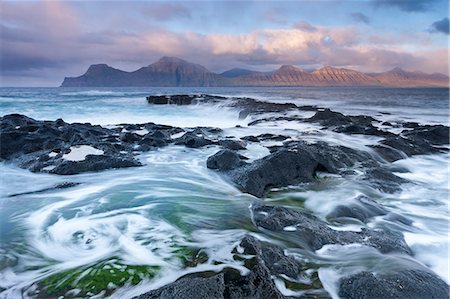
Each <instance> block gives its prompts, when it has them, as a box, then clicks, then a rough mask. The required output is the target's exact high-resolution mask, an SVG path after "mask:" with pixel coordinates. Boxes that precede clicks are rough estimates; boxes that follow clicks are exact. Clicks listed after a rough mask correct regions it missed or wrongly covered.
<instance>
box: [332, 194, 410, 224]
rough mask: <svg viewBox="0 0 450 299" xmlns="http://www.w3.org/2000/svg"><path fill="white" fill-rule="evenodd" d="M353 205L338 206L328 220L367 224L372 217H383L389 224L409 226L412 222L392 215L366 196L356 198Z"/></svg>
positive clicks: (394, 214)
mask: <svg viewBox="0 0 450 299" xmlns="http://www.w3.org/2000/svg"><path fill="white" fill-rule="evenodd" d="M355 200H356V202H355V203H351V204H349V205H339V206H337V207H336V208H335V209H334V210H333V211H332V212H331V213H330V214H328V215H327V219H328V220H339V219H340V218H354V219H358V220H359V221H361V222H364V223H367V222H369V220H370V219H371V218H373V217H377V216H384V219H386V220H389V221H391V222H398V223H402V224H405V225H411V224H412V221H411V220H409V219H408V218H406V217H403V216H401V215H399V214H396V213H392V212H390V211H389V210H387V209H386V208H385V207H383V206H382V205H381V204H380V203H378V202H376V201H375V200H373V199H370V198H368V197H366V196H363V195H361V196H359V197H357V198H356V199H355Z"/></svg>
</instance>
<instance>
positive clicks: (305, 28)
mask: <svg viewBox="0 0 450 299" xmlns="http://www.w3.org/2000/svg"><path fill="white" fill-rule="evenodd" d="M292 27H293V28H295V29H298V30H302V31H305V32H315V31H317V28H316V27H314V26H313V25H311V24H309V23H307V22H296V23H294V24H292Z"/></svg>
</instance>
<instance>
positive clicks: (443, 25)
mask: <svg viewBox="0 0 450 299" xmlns="http://www.w3.org/2000/svg"><path fill="white" fill-rule="evenodd" d="M449 27H450V25H449V19H448V18H447V17H445V18H443V19H442V20H439V21H436V22H434V23H433V24H431V26H430V29H429V32H431V33H444V34H447V35H449V31H450V28H449Z"/></svg>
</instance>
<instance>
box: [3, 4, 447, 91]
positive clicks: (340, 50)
mask: <svg viewBox="0 0 450 299" xmlns="http://www.w3.org/2000/svg"><path fill="white" fill-rule="evenodd" d="M158 5H159V4H158ZM175 6H176V5H175ZM152 7H154V6H152ZM171 7H173V6H171ZM2 9H3V10H2V20H1V21H0V26H1V27H0V49H1V53H0V54H1V58H2V59H1V60H2V61H1V64H2V65H1V74H0V79H3V82H13V83H14V82H20V80H22V82H32V80H33V78H34V79H35V82H39V83H41V82H44V81H45V80H48V82H50V84H53V85H58V84H59V83H60V82H61V81H62V79H63V77H64V76H78V75H81V74H82V73H84V72H85V71H86V69H87V67H88V66H89V65H90V64H94V63H107V64H109V65H111V66H114V67H117V68H121V69H124V70H127V71H132V70H135V69H137V68H139V67H141V66H144V65H148V64H150V63H152V62H154V61H156V60H157V59H159V58H160V57H161V56H164V55H169V56H178V57H180V58H183V59H186V60H189V61H192V62H195V63H199V64H202V65H204V66H205V67H207V68H209V69H211V70H213V71H223V70H225V69H229V68H231V67H254V68H256V69H259V70H269V69H273V68H275V67H276V65H280V64H294V65H301V66H317V65H333V66H338V67H347V68H354V69H359V70H362V71H384V70H386V69H389V68H392V67H395V66H400V67H405V68H409V69H414V68H419V69H421V70H424V71H439V72H446V71H447V70H446V69H447V64H444V63H442V62H439V61H437V60H438V59H440V61H444V60H442V59H446V56H445V54H446V51H443V50H441V51H439V52H436V53H435V52H429V51H428V52H426V51H421V52H420V51H419V49H418V48H414V47H415V46H418V45H419V46H420V44H419V41H420V43H423V44H427V43H426V40H423V41H421V39H422V35H423V36H426V37H427V38H431V37H430V36H429V34H427V33H424V32H422V35H419V34H416V35H414V36H407V35H405V34H403V33H401V32H400V33H395V32H390V33H389V34H388V33H385V34H383V35H380V36H374V35H373V34H372V35H368V34H366V33H365V32H363V31H360V30H359V29H358V28H357V27H352V26H346V27H328V26H314V25H312V24H309V23H306V22H297V23H294V24H293V25H292V28H284V29H271V28H266V29H258V30H253V31H249V32H247V33H241V34H239V33H222V34H217V33H214V34H201V33H198V32H192V31H187V30H186V31H182V30H178V31H171V30H168V29H163V28H148V27H144V28H142V29H141V30H140V31H138V30H133V31H126V30H125V29H123V30H122V29H120V30H117V29H116V30H114V29H98V28H96V27H93V26H86V24H85V23H84V22H83V21H82V20H81V19H79V17H78V15H77V11H78V10H76V9H74V7H73V6H71V5H69V4H67V3H65V2H39V3H37V4H33V5H31V6H26V5H23V4H22V3H10V2H5V3H2ZM164 9H166V8H164ZM164 9H163V10H164ZM168 11H174V10H168ZM175 11H176V10H175ZM139 13H140V12H139ZM176 14H177V13H175V15H176ZM169 15H170V13H168V14H165V17H164V18H162V19H161V20H167V17H168V16H169ZM66 21H67V22H66ZM119 27H120V26H119ZM104 28H106V27H104ZM113 28H114V27H113ZM419 37H420V38H419ZM405 45H406V46H405ZM408 45H413V46H414V47H410V48H409V49H408ZM423 47H424V48H426V46H423ZM405 49H406V50H405ZM445 61H446V60H445ZM20 78H22V79H20ZM4 79H7V80H6V81H5V80H4ZM8 80H9V81H8ZM3 82H2V84H6V83H3ZM36 84H37V83H36ZM47 85H48V84H47Z"/></svg>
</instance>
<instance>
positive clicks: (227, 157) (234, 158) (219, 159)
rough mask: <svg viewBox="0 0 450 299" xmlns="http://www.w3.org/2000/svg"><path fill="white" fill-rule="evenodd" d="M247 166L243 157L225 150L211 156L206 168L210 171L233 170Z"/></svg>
mask: <svg viewBox="0 0 450 299" xmlns="http://www.w3.org/2000/svg"><path fill="white" fill-rule="evenodd" d="M243 164H245V163H244V162H243V161H242V160H241V157H240V156H239V155H238V154H237V153H236V152H234V151H231V150H228V149H225V150H221V151H219V152H217V153H215V154H214V155H212V156H210V157H209V158H208V160H207V161H206V166H207V167H208V168H210V169H217V170H222V171H224V170H231V169H235V168H237V167H239V166H242V165H243Z"/></svg>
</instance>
